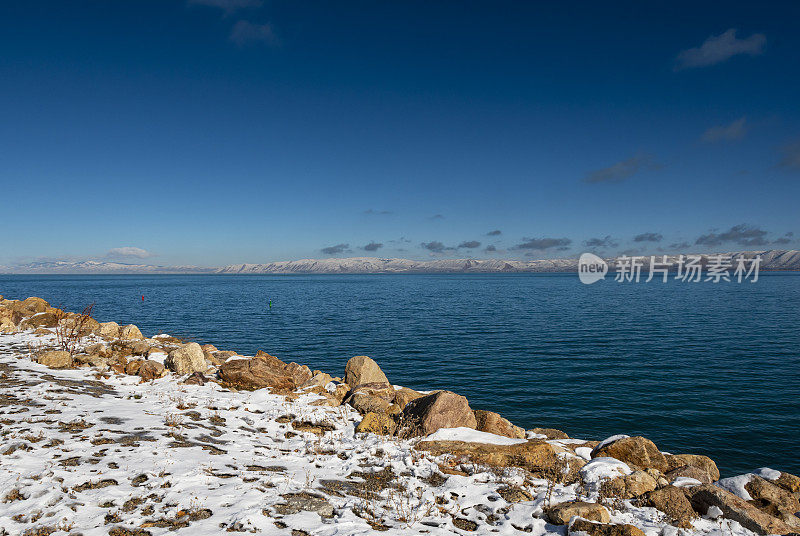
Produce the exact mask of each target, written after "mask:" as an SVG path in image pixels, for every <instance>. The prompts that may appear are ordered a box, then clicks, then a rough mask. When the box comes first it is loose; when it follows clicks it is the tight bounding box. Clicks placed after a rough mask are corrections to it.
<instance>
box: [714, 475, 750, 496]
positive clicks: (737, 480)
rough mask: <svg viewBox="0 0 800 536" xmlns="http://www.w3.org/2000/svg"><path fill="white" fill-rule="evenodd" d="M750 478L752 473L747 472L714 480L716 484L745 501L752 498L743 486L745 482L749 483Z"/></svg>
mask: <svg viewBox="0 0 800 536" xmlns="http://www.w3.org/2000/svg"><path fill="white" fill-rule="evenodd" d="M752 479H753V473H748V474H746V475H738V476H731V477H728V478H721V479H720V480H719V481H717V482H716V485H717V486H719V487H721V488H722V489H724V490H726V491H730V492H731V493H733V494H734V495H737V496H739V497H741V498H742V499H744V500H745V501H752V500H753V498H752V497H751V496H750V494H749V493H748V492H747V490H746V489H745V487H744V486H745V484H747V483H749V482H750V481H751V480H752Z"/></svg>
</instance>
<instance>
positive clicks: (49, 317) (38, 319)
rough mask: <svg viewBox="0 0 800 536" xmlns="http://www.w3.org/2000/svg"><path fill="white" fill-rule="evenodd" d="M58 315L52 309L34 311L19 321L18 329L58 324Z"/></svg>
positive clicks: (50, 326) (51, 326) (52, 326)
mask: <svg viewBox="0 0 800 536" xmlns="http://www.w3.org/2000/svg"><path fill="white" fill-rule="evenodd" d="M58 320H59V315H58V314H56V313H55V312H54V311H45V312H43V313H36V314H35V315H33V316H32V317H30V318H26V319H25V320H23V321H22V322H20V323H19V329H35V328H54V327H56V326H57V325H58Z"/></svg>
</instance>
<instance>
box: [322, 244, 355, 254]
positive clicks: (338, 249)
mask: <svg viewBox="0 0 800 536" xmlns="http://www.w3.org/2000/svg"><path fill="white" fill-rule="evenodd" d="M349 247H350V244H336V245H335V246H328V247H325V248H322V252H323V253H324V254H325V255H338V254H339V253H343V252H344V251H346V250H347V249H348V248H349Z"/></svg>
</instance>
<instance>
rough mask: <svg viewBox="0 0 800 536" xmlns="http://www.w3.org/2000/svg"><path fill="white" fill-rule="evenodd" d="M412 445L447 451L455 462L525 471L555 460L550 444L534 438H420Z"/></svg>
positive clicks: (548, 465) (440, 452)
mask: <svg viewBox="0 0 800 536" xmlns="http://www.w3.org/2000/svg"><path fill="white" fill-rule="evenodd" d="M414 448H415V449H416V450H421V451H424V452H429V453H431V454H432V455H433V456H440V455H443V454H447V455H450V456H451V457H452V458H453V459H454V461H456V462H458V463H476V464H480V465H487V466H489V467H520V468H523V469H527V470H528V471H531V472H534V471H546V470H548V469H550V468H552V467H553V466H554V465H555V463H556V453H555V451H554V450H553V447H552V446H551V445H549V444H547V443H546V442H544V441H541V440H538V439H534V440H531V441H527V442H526V443H518V444H516V445H494V444H488V443H471V442H466V441H438V440H437V441H420V442H419V443H417V444H416V445H415V446H414Z"/></svg>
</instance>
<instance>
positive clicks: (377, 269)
mask: <svg viewBox="0 0 800 536" xmlns="http://www.w3.org/2000/svg"><path fill="white" fill-rule="evenodd" d="M712 255H713V254H703V255H702V257H703V259H704V260H703V263H706V262H708V258H709V257H711V256H712ZM723 255H731V256H734V257H736V256H739V255H744V256H746V257H752V256H754V255H761V267H760V269H761V270H765V271H766V270H800V251H797V250H775V249H772V250H765V251H737V252H729V253H723ZM678 258H679V256H678V255H669V256H667V262H668V263H672V264H673V265H674V264H676V263H677V261H678ZM616 260H617V257H613V258H607V259H606V261H607V262H608V263H609V265H610V266H611V267H612V268H611V269H612V270H613V266H614V264H615V263H616ZM645 260H646V262H645V266H647V262H649V256H648V257H645ZM660 261H661V256H660V255H658V256H657V262H660ZM577 269H578V259H577V257H574V258H564V259H540V260H529V261H520V260H498V259H435V260H427V261H417V260H410V259H385V258H377V257H350V258H343V259H339V258H331V259H302V260H296V261H280V262H271V263H266V264H230V265H228V266H224V267H221V268H203V267H198V266H190V265H186V266H157V265H152V264H126V263H121V262H104V261H94V260H89V261H75V262H71V261H43V262H32V263H28V264H20V265H15V266H0V273H19V274H72V273H74V274H136V273H148V274H194V273H216V274H397V273H460V272H465V273H497V272H510V273H513V272H520V273H521V272H574V271H576V270H577Z"/></svg>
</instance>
